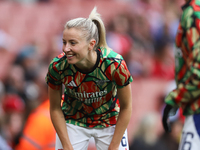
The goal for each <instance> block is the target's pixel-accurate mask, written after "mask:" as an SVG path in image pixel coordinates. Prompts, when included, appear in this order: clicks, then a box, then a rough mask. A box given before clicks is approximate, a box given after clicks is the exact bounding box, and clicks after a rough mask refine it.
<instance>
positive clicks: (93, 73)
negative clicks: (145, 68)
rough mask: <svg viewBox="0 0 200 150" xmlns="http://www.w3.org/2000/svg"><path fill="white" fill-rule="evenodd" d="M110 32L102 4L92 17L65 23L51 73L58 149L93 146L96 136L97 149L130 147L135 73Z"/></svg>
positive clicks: (116, 149) (85, 149) (52, 107)
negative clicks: (109, 41) (113, 46)
mask: <svg viewBox="0 0 200 150" xmlns="http://www.w3.org/2000/svg"><path fill="white" fill-rule="evenodd" d="M105 37H106V34H105V26H104V23H103V21H102V19H101V18H100V15H99V14H98V13H97V12H96V7H95V8H94V9H93V10H92V12H91V14H90V16H89V18H76V19H72V20H70V21H68V22H67V23H66V24H65V27H64V31H63V48H62V51H63V53H61V54H60V55H59V56H57V57H55V58H54V59H53V60H52V62H51V63H50V65H49V69H48V73H47V76H46V82H47V84H48V94H49V99H50V115H51V120H52V123H53V125H54V128H55V130H56V132H57V138H56V150H87V147H88V144H89V139H90V138H91V137H94V140H95V145H96V148H97V150H128V149H129V148H128V140H127V132H126V128H127V125H128V123H129V120H130V117H131V112H132V102H131V101H132V97H131V85H130V82H132V80H133V79H132V77H131V75H130V73H129V70H128V69H127V66H126V63H125V61H124V60H123V58H122V56H120V55H119V54H117V53H115V52H114V51H113V50H111V49H110V48H108V46H107V43H106V39H105ZM62 84H63V85H64V87H65V89H64V100H63V103H62V106H61V97H62V93H63V92H62V89H63V88H62Z"/></svg>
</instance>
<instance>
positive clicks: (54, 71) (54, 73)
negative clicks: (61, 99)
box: [45, 61, 62, 90]
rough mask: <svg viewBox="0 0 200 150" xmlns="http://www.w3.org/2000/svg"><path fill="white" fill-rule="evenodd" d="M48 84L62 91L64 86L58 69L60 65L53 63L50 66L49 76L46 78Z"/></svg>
mask: <svg viewBox="0 0 200 150" xmlns="http://www.w3.org/2000/svg"><path fill="white" fill-rule="evenodd" d="M45 80H46V83H47V84H48V86H50V87H51V88H52V89H54V90H60V87H61V86H60V85H61V84H62V82H61V79H60V74H59V69H58V63H57V62H54V61H52V62H51V63H50V65H49V69H48V72H47V75H46V77H45Z"/></svg>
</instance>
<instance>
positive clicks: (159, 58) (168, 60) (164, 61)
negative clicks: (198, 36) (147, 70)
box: [150, 38, 175, 81]
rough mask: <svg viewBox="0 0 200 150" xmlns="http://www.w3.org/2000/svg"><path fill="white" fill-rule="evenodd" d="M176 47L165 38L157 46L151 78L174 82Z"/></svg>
mask: <svg viewBox="0 0 200 150" xmlns="http://www.w3.org/2000/svg"><path fill="white" fill-rule="evenodd" d="M173 50H174V46H173V45H172V44H171V43H170V42H168V41H167V40H166V39H165V38H164V39H160V40H159V41H158V42H157V43H156V44H155V54H154V57H153V61H152V62H153V64H152V66H153V67H152V72H151V74H150V76H151V77H153V78H157V79H164V80H169V81H171V80H174V69H175V66H174V63H175V61H174V57H173V54H174V53H173Z"/></svg>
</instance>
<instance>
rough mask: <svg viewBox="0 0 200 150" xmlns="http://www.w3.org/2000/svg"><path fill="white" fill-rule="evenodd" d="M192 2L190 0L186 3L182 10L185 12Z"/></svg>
mask: <svg viewBox="0 0 200 150" xmlns="http://www.w3.org/2000/svg"><path fill="white" fill-rule="evenodd" d="M191 1H192V0H189V1H188V2H187V3H185V4H184V5H183V6H182V7H181V8H182V10H184V9H185V8H187V7H188V6H189V4H190V2H191Z"/></svg>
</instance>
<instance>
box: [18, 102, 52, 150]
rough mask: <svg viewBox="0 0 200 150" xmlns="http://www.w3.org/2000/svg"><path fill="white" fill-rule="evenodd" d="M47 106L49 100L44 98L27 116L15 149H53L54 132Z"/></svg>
mask: <svg viewBox="0 0 200 150" xmlns="http://www.w3.org/2000/svg"><path fill="white" fill-rule="evenodd" d="M49 107H50V105H49V100H48V99H46V100H45V101H44V102H42V103H41V104H40V105H39V106H38V107H37V108H36V109H35V110H33V111H32V113H31V114H30V115H29V116H28V118H27V121H26V124H25V126H24V129H23V133H22V136H21V137H20V138H19V143H18V144H17V145H16V146H15V150H55V139H56V136H55V135H56V132H55V130H54V128H53V125H52V123H51V119H50V114H49Z"/></svg>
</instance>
